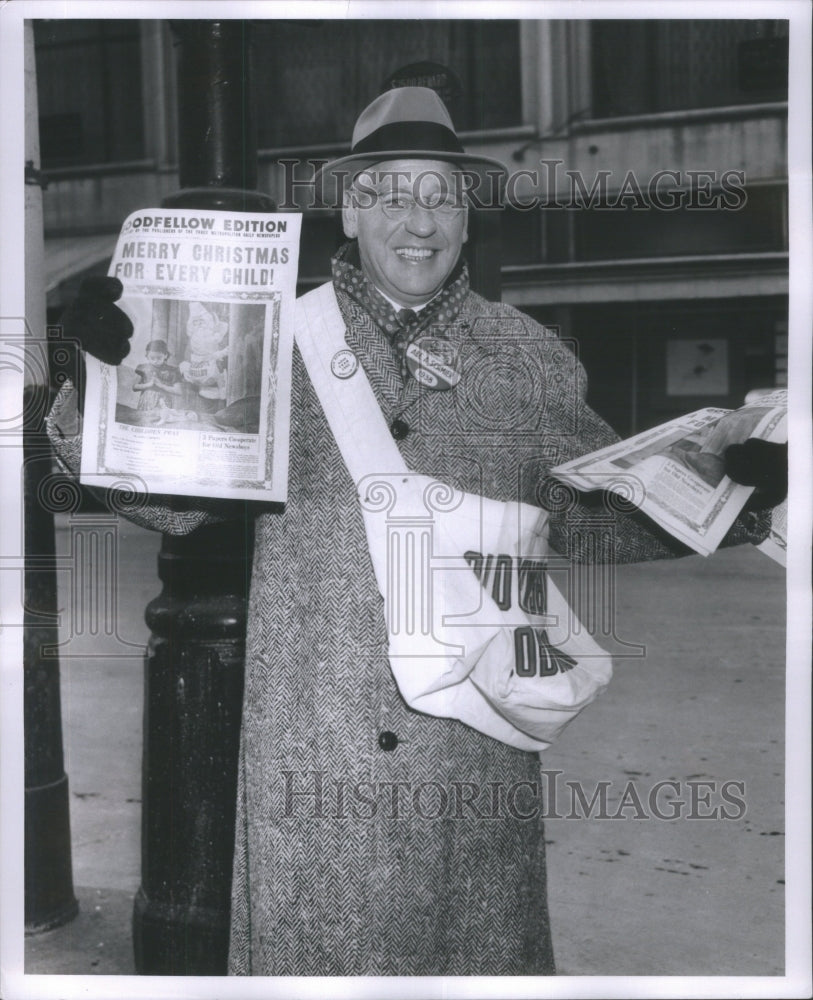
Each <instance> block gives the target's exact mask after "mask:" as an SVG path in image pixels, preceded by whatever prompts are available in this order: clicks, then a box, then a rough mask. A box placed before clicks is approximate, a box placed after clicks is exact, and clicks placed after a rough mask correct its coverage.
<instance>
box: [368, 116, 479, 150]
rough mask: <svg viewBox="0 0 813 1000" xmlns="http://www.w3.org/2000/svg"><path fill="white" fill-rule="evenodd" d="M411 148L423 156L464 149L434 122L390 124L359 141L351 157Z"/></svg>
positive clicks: (454, 136)
mask: <svg viewBox="0 0 813 1000" xmlns="http://www.w3.org/2000/svg"><path fill="white" fill-rule="evenodd" d="M393 149H398V150H403V149H414V150H415V152H416V153H421V154H422V155H423V156H425V155H426V153H427V152H428V151H430V150H431V151H433V152H437V153H462V152H463V147H462V146H461V145H460V140H459V139H458V138H457V136H456V135H455V134H454V132H453V131H452V130H451V129H450V128H448V127H447V126H446V125H440V124H438V123H437V122H421V121H413V122H390V123H389V124H387V125H382V126H380V128H377V129H376V130H375V131H374V132H371V133H370V134H369V135H367V136H365V137H364V138H363V139H360V140H359V141H358V142H357V143H356V145H355V146H353V154H354V155H356V154H358V153H364V154H372V153H387V152H388V151H390V150H393Z"/></svg>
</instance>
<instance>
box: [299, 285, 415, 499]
mask: <svg viewBox="0 0 813 1000" xmlns="http://www.w3.org/2000/svg"><path fill="white" fill-rule="evenodd" d="M345 329H346V327H345V322H344V319H343V317H342V314H341V312H340V310H339V303H338V302H337V301H336V293H335V291H334V289H333V284H332V283H331V282H327V283H326V284H324V285H320V286H319V287H318V288H314V289H313V290H312V291H310V292H307V293H306V294H305V295H303V296H301V297H300V298H299V299H297V300H296V327H295V338H296V343H297V346H298V347H299V353H300V354H301V355H302V360H303V361H304V362H305V367H306V368H307V371H308V375H309V376H310V380H311V382H312V384H313V387H314V389H315V391H316V395H317V396H318V397H319V402H320V403H321V404H322V409H323V410H324V412H325V416H326V417H327V422H328V424H329V425H330V429H331V430H332V431H333V436H334V437H335V439H336V443H337V445H338V446H339V451H340V452H341V456H342V459H343V460H344V463H345V465H346V466H347V470H348V472H349V473H350V476H351V478H352V479H353V482H354V483H358V482H360V481H361V480H362V479H363V478H364V477H365V476H366V475H368V474H369V473H370V472H371V471H372V470H375V472H377V473H383V474H388V475H390V474H392V475H399V474H404V473H407V472H408V471H409V470H408V469H407V466H406V463H405V462H404V459H403V457H402V455H401V452H400V451H399V450H398V445H397V444H396V443H395V441H394V440H393V437H392V434H391V433H390V430H389V427H388V426H387V422H386V420H385V419H384V415H383V413H382V412H381V407H380V406H379V403H378V400H377V399H376V397H375V393H374V392H373V389H372V386H371V385H370V382H369V380H368V378H367V375H366V373H365V371H364V368H363V367H362V365H361V363H360V362H358V360H357V361H356V364H357V367H356V370H355V371H354V372H353V374H352V375H350V376H348V377H346V378H340V377H337V376H336V375H335V374H334V373H333V371H332V370H331V361H333V360H334V359H335V358H336V355H337V354H339V352H340V351H348V350H349V348H348V347H347V343H346V342H345V339H344V334H345Z"/></svg>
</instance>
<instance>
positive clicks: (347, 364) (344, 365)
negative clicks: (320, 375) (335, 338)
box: [330, 348, 359, 378]
mask: <svg viewBox="0 0 813 1000" xmlns="http://www.w3.org/2000/svg"><path fill="white" fill-rule="evenodd" d="M358 366H359V361H358V358H357V357H356V355H355V354H353V352H352V351H351V350H350V349H349V348H344V350H341V351H336V353H335V354H334V355H333V357H332V359H331V361H330V370H331V371H332V372H333V374H334V375H335V376H336V378H350V376H351V375H355V374H356V372H357V371H358Z"/></svg>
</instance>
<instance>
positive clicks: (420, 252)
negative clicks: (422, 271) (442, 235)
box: [395, 247, 438, 264]
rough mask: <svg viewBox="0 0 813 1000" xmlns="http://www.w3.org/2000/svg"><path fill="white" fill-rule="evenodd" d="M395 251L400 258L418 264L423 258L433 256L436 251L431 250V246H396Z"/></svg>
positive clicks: (426, 258)
mask: <svg viewBox="0 0 813 1000" xmlns="http://www.w3.org/2000/svg"><path fill="white" fill-rule="evenodd" d="M395 252H396V254H398V256H399V257H400V258H401V260H407V261H409V262H410V263H413V264H420V263H422V262H423V261H425V260H429V258H430V257H434V256H435V254H436V253H437V252H438V251H437V250H433V249H432V248H431V247H396V249H395Z"/></svg>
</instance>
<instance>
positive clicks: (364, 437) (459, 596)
mask: <svg viewBox="0 0 813 1000" xmlns="http://www.w3.org/2000/svg"><path fill="white" fill-rule="evenodd" d="M344 335H345V324H344V321H343V319H342V316H341V313H340V311H339V307H338V303H337V302H336V296H335V293H334V291H333V286H332V285H331V284H329V283H328V284H326V285H322V286H321V287H319V288H317V289H314V290H313V291H311V292H308V293H307V294H306V295H304V296H302V297H301V298H300V299H298V300H297V308H296V331H295V336H296V342H297V345H298V347H299V351H300V353H301V355H302V358H303V361H304V363H305V366H306V369H307V371H308V375H309V377H310V380H311V382H312V384H313V387H314V389H315V391H316V394H317V396H318V397H319V401H320V403H321V405H322V408H323V409H324V412H325V416H326V417H327V420H328V423H329V425H330V428H331V431H332V433H333V435H334V437H335V439H336V443H337V445H338V447H339V451H340V452H341V455H342V459H343V460H344V462H345V465H346V466H347V469H348V471H349V473H350V475H351V477H352V479H353V481H354V482H355V484H356V488H357V491H358V497H359V503H360V505H361V510H362V514H363V517H364V525H365V529H366V532H367V542H368V545H369V549H370V555H371V558H372V563H373V567H374V570H375V575H376V580H377V583H378V587H379V590H380V591H381V594H382V596H383V598H384V608H385V617H386V624H387V633H388V637H389V649H388V655H389V662H390V666H391V669H392V672H393V675H394V677H395V681H396V683H397V685H398V688H399V690H400V692H401V694H402V696H403V697H404V699H405V701H406V702H407V703H408V704H409V705H410V706H411V707H412V708H414V709H416V710H417V711H419V712H424V713H426V714H428V715H435V716H442V717H446V718H453V719H458V720H460V721H461V722H464V723H466V724H467V725H469V726H472V727H474V728H475V729H478V730H480V731H481V732H483V733H486V734H487V735H488V736H492V737H493V738H495V739H498V740H501V741H502V742H504V743H508V744H510V745H511V746H514V747H517V748H519V749H521V750H531V751H538V750H544V749H546V748H547V747H548V746H550V743H551V741H552V740H553V739H555V738H556V736H558V734H559V733H560V732H561V731H562V729H563V728H564V727H565V726H566V725H567V723H568V722H570V720H571V719H573V718H574V717H575V716H576V715H577V714H578V713H579V712H580V711H581V710H582V709H583V708H584V707H585V706H586V705H588V704H589V703H590V702H591V701H593V699H594V698H595V697H596V696H597V695H598V694H599V693H600V692H601V691H602V690H603V689H604V688H605V687H606V685H607V683H608V682H609V680H610V677H611V675H612V662H611V657H610V655H609V654H608V653H606V652H605V651H604V650H602V649H601V648H600V647H599V646H598V644H597V643H596V642H595V641H594V639H593V638H592V636H591V635H589V634H588V633H587V632H586V631H585V630H584V629H583V627H582V626H581V623H580V622H579V621H578V620H577V618H576V617H575V615H574V614H573V612H572V610H571V608H570V607H569V605H568V603H567V601H566V600H565V598H564V597H563V596H562V593H561V592H560V590H559V589H558V588H557V587H556V586H555V584H554V583H553V581H552V579H551V574H550V566H549V561H550V559H551V557H553V558H554V559H555V560H556V561H557V562H558V563H559V564H560V565H561V562H562V560H561V557H559V556H556V555H555V553H552V552H551V550H550V548H549V545H548V540H547V521H548V514H547V512H546V511H543V510H541V509H539V508H536V507H532V506H530V505H528V504H522V503H505V502H503V501H499V500H492V499H489V498H487V497H482V496H479V495H476V494H472V493H465V492H463V491H461V490H457V489H454V488H452V487H451V486H449V485H447V484H444V483H442V482H439V481H438V480H434V479H432V478H430V477H428V476H421V475H416V474H414V473H412V472H410V471H409V470H408V469H407V467H406V464H405V463H404V460H403V458H402V456H401V453H400V452H399V450H398V446H397V445H396V443H395V441H394V440H393V438H392V435H391V433H390V430H389V428H388V426H387V423H386V421H385V419H384V416H383V414H382V413H381V409H380V407H379V405H378V401H377V400H376V398H375V395H374V393H373V390H372V388H371V386H370V384H369V381H368V379H367V377H366V375H365V373H364V369H363V368H362V366H361V365H360V364H359V363H358V361H357V359H356V358H355V355H353V353H352V352H351V351H350V350H349V348H348V347H347V344H346V342H345V339H344Z"/></svg>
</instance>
